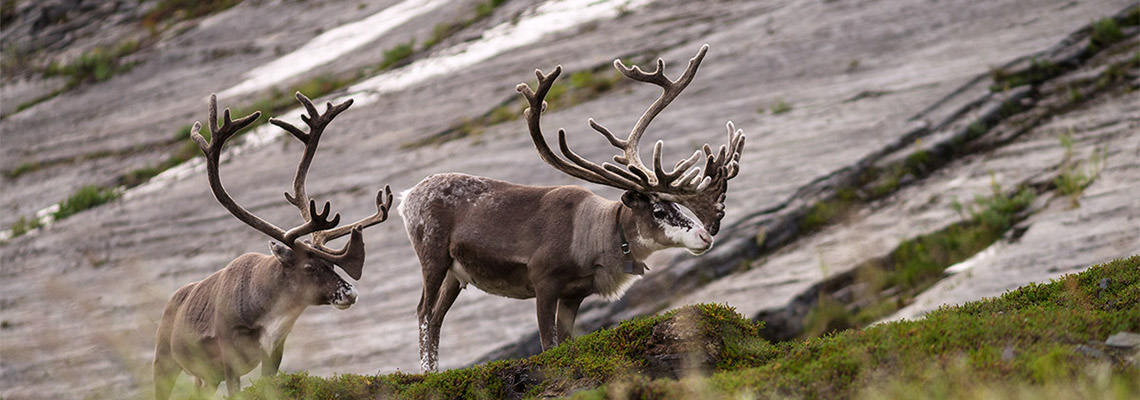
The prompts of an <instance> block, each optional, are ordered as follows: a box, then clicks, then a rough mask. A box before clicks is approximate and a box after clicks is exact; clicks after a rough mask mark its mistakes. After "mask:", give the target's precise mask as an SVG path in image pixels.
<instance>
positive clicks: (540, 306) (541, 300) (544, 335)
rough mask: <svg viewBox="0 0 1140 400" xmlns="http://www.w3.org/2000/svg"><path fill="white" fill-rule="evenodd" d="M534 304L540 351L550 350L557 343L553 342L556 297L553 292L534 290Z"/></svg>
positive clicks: (556, 305)
mask: <svg viewBox="0 0 1140 400" xmlns="http://www.w3.org/2000/svg"><path fill="white" fill-rule="evenodd" d="M535 300H536V301H535V302H536V303H537V307H536V308H537V311H538V336H539V338H540V339H541V342H542V351H546V350H550V349H551V348H553V347H554V346H555V345H557V344H558V342H557V341H556V340H555V337H554V332H555V327H554V325H555V323H554V313H555V309H556V308H557V307H558V297H556V296H555V295H554V291H553V290H551V291H541V292H540V291H538V288H535Z"/></svg>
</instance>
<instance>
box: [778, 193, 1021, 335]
mask: <svg viewBox="0 0 1140 400" xmlns="http://www.w3.org/2000/svg"><path fill="white" fill-rule="evenodd" d="M991 188H992V193H991V194H990V195H988V196H982V195H978V196H976V197H975V198H974V201H973V203H972V204H970V205H969V206H964V205H962V204H961V203H959V202H957V201H955V202H954V203H953V207H954V208H955V210H957V211H958V212H959V213H961V214H962V215H963V216H964V217H966V220H965V221H963V222H960V223H956V224H953V225H950V226H948V227H946V228H945V229H942V230H940V231H937V232H933V233H930V234H926V235H922V236H918V237H915V238H911V239H907V240H904V241H903V242H902V243H900V244H899V245H898V246H897V247H896V248H895V250H893V251H892V252H891V254H890V255H888V256H887V257H886V258H885V259H882V260H876V261H871V262H868V263H865V264H863V265H860V266H859V267H857V268H856V269H855V271H854V277H853V279H852V287H862V290H860V291H857V292H855V296H856V297H855V298H853V299H852V300H851V301H850V302H851V303H854V304H860V305H861V306H860V307H858V308H855V307H848V306H847V305H846V304H842V303H839V302H837V301H835V300H834V299H833V298H832V293H830V292H821V293H820V295H819V299H818V301H817V302H816V304H815V305H814V306H813V308H812V309H811V310H809V312H808V314H807V315H806V316H805V317H804V324H803V326H804V328H803V331H802V332H801V334H800V336H801V337H816V336H820V335H822V334H826V333H828V332H834V331H837V330H843V329H848V328H852V327H861V326H866V325H868V324H870V323H873V322H875V321H877V320H879V319H881V318H883V317H886V316H888V315H890V314H891V313H893V312H894V311H895V310H897V309H898V308H899V307H901V306H904V305H906V304H909V303H910V302H911V301H913V299H914V297H915V296H917V295H918V294H919V293H922V292H923V291H925V290H926V289H927V288H929V287H930V286H931V285H933V284H934V283H936V282H938V280H939V279H940V278H941V277H942V273H943V271H944V270H945V269H946V268H947V267H949V266H951V265H954V264H956V263H959V262H962V261H965V260H966V259H968V258H970V257H971V256H973V255H974V254H977V253H978V252H980V251H982V250H984V249H985V248H987V247H989V246H990V245H992V244H993V243H994V242H996V241H998V240H999V239H1001V237H1002V236H1003V235H1004V234H1005V232H1006V231H1007V230H1009V228H1010V227H1012V226H1013V224H1014V223H1015V222H1016V221H1017V220H1018V218H1020V216H1021V215H1020V213H1021V211H1023V210H1024V209H1025V208H1026V207H1028V206H1029V204H1030V203H1032V202H1033V200H1034V198H1035V197H1036V195H1035V193H1034V192H1033V191H1032V190H1029V189H1021V190H1019V191H1017V192H1016V193H1014V194H1012V195H1007V194H1005V193H1004V191H1003V190H1002V189H1001V187H1000V186H999V185H997V184H996V183H994V184H992V186H991ZM836 290H838V289H836ZM884 293H892V294H891V295H884Z"/></svg>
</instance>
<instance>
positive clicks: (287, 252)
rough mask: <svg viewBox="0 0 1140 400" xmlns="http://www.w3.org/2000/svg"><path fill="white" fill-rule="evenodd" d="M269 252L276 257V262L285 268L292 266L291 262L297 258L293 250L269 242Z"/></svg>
mask: <svg viewBox="0 0 1140 400" xmlns="http://www.w3.org/2000/svg"><path fill="white" fill-rule="evenodd" d="M269 251H271V252H273V256H274V257H277V261H280V262H281V265H284V266H286V267H288V266H291V265H293V261H294V260H296V259H297V258H296V257H295V256H294V253H293V249H290V248H289V247H288V246H285V245H283V244H280V243H277V242H274V241H272V240H271V241H269Z"/></svg>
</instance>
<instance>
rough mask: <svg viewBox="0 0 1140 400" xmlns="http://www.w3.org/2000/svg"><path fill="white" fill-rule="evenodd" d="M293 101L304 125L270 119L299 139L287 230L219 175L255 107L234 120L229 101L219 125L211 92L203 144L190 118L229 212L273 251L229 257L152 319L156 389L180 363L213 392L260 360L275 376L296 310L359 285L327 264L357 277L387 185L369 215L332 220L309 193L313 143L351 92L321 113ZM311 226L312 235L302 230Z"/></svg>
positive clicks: (233, 389)
mask: <svg viewBox="0 0 1140 400" xmlns="http://www.w3.org/2000/svg"><path fill="white" fill-rule="evenodd" d="M297 100H299V101H300V102H301V104H303V105H304V106H305V109H306V110H307V111H308V114H309V115H307V116H306V115H302V116H301V119H302V120H303V121H304V122H305V123H306V124H307V125H308V126H309V131H308V132H307V133H306V132H304V131H302V130H300V129H298V128H297V127H295V126H293V125H291V124H289V123H286V122H284V121H280V120H277V119H270V122H271V123H273V124H274V125H277V126H279V127H281V128H282V129H285V130H286V131H288V132H289V133H291V134H292V135H293V136H294V137H296V138H297V139H298V140H300V141H301V142H303V143H304V144H305V151H304V154H303V155H302V157H301V162H300V164H299V165H298V166H297V174H296V176H295V177H294V180H293V193H292V194H290V193H288V192H286V193H285V199H286V200H287V201H288V202H289V203H290V204H292V205H294V206H296V207H297V208H298V209H299V210H300V212H301V217H302V218H303V219H304V221H305V222H304V223H303V224H302V225H300V226H297V227H294V228H292V229H289V230H284V229H281V228H278V227H277V226H274V225H273V224H271V223H269V222H267V221H265V220H263V219H261V218H259V217H257V216H256V215H253V214H251V213H250V212H249V211H247V210H246V209H245V208H243V207H242V206H240V205H238V204H237V203H236V202H234V200H233V198H231V197H230V195H229V194H228V193H226V190H225V188H223V187H222V182H221V180H220V178H219V177H218V162H219V159H220V157H221V152H222V146H223V145H224V144H225V142H226V140H227V139H229V138H231V137H232V136H233V135H234V134H235V133H237V132H238V131H239V130H241V129H242V128H245V127H246V126H248V125H249V124H251V123H253V122H254V121H255V120H257V118H258V117H259V116H260V115H261V113H260V112H254V113H253V114H251V115H249V116H246V117H244V118H241V119H238V120H237V121H233V120H231V119H230V110H229V109H226V110H225V114H224V122H223V123H222V126H221V127H219V126H218V118H217V110H218V104H217V97H216V96H214V95H211V96H210V121H209V123H210V132H211V133H212V134H213V141H212V142H210V143H207V141H206V139H205V138H203V137H202V135H201V134H200V133H199V131H200V130H201V127H202V126H201V124H199V123H197V122H195V123H194V127H193V129H192V130H191V133H190V137H192V138H193V139H194V142H196V143H197V144H198V147H200V148H201V149H202V152H204V153H205V154H206V175H207V176H208V178H209V181H210V189H211V191H212V192H213V193H214V197H215V198H217V199H218V202H219V203H221V204H222V206H223V207H225V208H226V209H227V210H229V212H230V214H233V216H234V217H237V219H238V220H240V221H242V222H244V223H246V224H247V225H249V226H251V227H253V228H254V229H256V230H258V231H260V232H261V233H264V234H265V235H267V236H269V237H270V238H272V239H273V240H275V241H276V242H274V241H270V242H269V249H270V251H271V252H272V253H273V255H267V254H259V253H249V254H245V255H242V256H240V257H238V258H236V259H234V260H233V261H231V262H230V263H229V265H227V266H226V267H225V268H223V269H222V270H220V271H218V272H215V273H214V274H212V275H210V276H208V277H206V279H203V280H201V281H199V282H195V283H191V284H188V285H186V286H183V287H182V288H181V289H178V291H176V292H174V297H173V298H172V299H171V300H170V302H169V303H167V305H166V310H165V311H163V314H162V321H161V322H160V323H159V326H158V339H157V345H156V346H155V351H154V385H155V397H157V398H158V399H166V398H167V397H169V396H170V392H171V390H172V389H173V384H174V380H175V379H176V378H177V377H178V374H179V373H180V372H182V371H186V372H187V373H188V374H190V375H193V376H195V377H196V381H197V384H198V388H199V391H201V392H202V393H203V394H205V395H207V396H210V395H213V393H214V391H215V390H217V386H218V384H219V383H221V382H222V381H223V380H225V382H226V388H227V389H228V390H229V394H230V395H233V394H234V393H237V391H238V389H239V388H240V385H241V383H240V380H239V378H240V377H241V376H242V375H245V374H246V373H248V372H249V371H251V370H253V368H254V367H256V366H257V365H258V364H259V363H260V364H261V373H262V376H268V375H274V374H276V373H277V369H278V367H280V365H281V355H282V352H283V351H284V348H285V347H284V346H285V337H286V336H288V335H289V331H290V330H292V328H293V323H294V322H296V321H297V317H299V316H300V315H301V312H302V311H304V310H305V308H306V307H308V306H317V305H323V304H331V305H332V306H333V307H336V308H338V309H341V310H343V309H346V308H348V307H350V306H352V304H353V303H355V302H356V296H357V295H356V289H355V288H354V287H353V285H352V284H350V283H348V282H345V281H344V280H343V279H341V278H340V276H339V275H338V274H337V273H336V271H334V270H333V266H334V265H336V266H339V267H340V268H341V269H343V270H344V271H345V272H346V273H347V274H348V275H349V276H351V277H352V279H360V274H361V270H362V269H363V266H364V239H363V234H362V231H363V229H364V228H366V227H369V226H372V225H375V224H378V223H381V222H384V220H385V219H387V218H388V209H389V207H390V206H391V205H392V191H391V189H390V188H389V187H388V186H385V187H384V189H383V190H381V191H380V192H378V193H377V194H376V208H377V211H376V213H375V214H373V215H371V216H369V217H366V218H364V219H361V220H360V221H357V222H354V223H352V224H349V225H345V226H342V227H339V228H337V225H338V224H339V223H340V214H339V213H338V214H335V215H333V216H332V218H331V219H330V218H328V217H329V207H330V204H329V203H328V202H325V205H324V208H323V209H322V210H321V211H320V212H318V211H317V203H316V201H314V200H313V199H311V198H309V197H308V196H307V195H306V194H305V178H306V176H307V175H308V172H309V165H310V164H311V163H312V161H313V155H314V154H315V153H316V151H317V144H318V143H319V141H320V139H321V134H322V133H323V132H324V129H325V126H327V125H328V124H329V122H331V121H332V120H333V118H336V116H337V115H338V114H340V113H341V112H343V111H344V110H345V109H347V108H348V107H349V106H351V105H352V100H351V99H350V100H348V101H345V102H344V103H341V104H339V105H336V106H333V105H332V103H329V104H328V105H327V108H326V110H325V113H324V114H320V113H318V112H317V109H316V107H314V106H313V103H312V102H311V101H309V99H308V98H306V97H305V96H304V95H302V94H301V93H297ZM310 234H311V238H312V240H311V242H310V241H301V240H300V238H302V237H304V236H306V235H310ZM345 234H350V235H351V236H350V237H349V240H348V243H347V244H345V246H344V247H343V248H341V249H329V248H327V247H325V243H326V242H327V241H329V240H333V239H336V238H338V237H341V236H344V235H345Z"/></svg>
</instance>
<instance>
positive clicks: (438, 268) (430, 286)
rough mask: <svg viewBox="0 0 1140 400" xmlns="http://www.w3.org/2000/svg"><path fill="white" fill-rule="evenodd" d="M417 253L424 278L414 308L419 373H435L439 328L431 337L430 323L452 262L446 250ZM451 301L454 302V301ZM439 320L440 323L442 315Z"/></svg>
mask: <svg viewBox="0 0 1140 400" xmlns="http://www.w3.org/2000/svg"><path fill="white" fill-rule="evenodd" d="M417 252H418V251H417ZM418 253H419V255H420V265H421V266H422V267H423V277H424V287H423V293H422V294H421V295H420V304H419V306H418V307H417V308H416V315H417V316H418V317H419V328H420V337H419V339H420V371H423V372H435V371H436V363H437V360H438V357H439V347H438V343H439V338H438V337H436V336H439V327H438V326H437V327H436V328H435V334H434V335H433V334H432V329H430V326H431V321H432V320H433V319H435V318H434V310H433V309H434V308H435V305H436V304H437V303H439V290H440V288H441V286H443V281H444V279H446V278H447V276H448V270H449V269H450V267H451V263H452V262H453V260H452V258H451V255H450V254H448V251H447V249H446V248H443V249H434V250H433V249H426V250H425V251H423V252H418ZM452 300H453V301H454V299H452ZM449 306H450V304H449ZM445 312H446V311H445ZM439 320H440V321H441V323H442V321H443V316H442V315H441V316H440V317H439ZM433 344H435V345H433Z"/></svg>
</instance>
